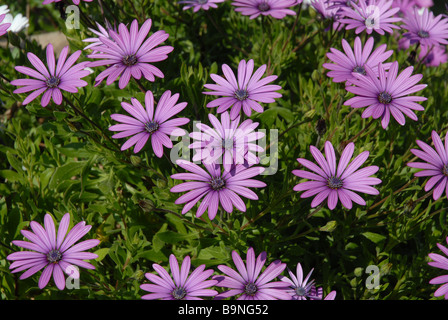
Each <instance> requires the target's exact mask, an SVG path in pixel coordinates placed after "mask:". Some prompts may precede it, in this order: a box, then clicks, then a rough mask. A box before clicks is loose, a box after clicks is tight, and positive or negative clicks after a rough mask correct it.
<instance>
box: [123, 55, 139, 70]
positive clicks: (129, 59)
mask: <svg viewBox="0 0 448 320" xmlns="http://www.w3.org/2000/svg"><path fill="white" fill-rule="evenodd" d="M122 61H123V64H124V65H125V66H128V67H130V66H133V65H134V64H136V63H137V57H136V56H135V54H130V55H127V56H125V57H124V58H123V60H122Z"/></svg>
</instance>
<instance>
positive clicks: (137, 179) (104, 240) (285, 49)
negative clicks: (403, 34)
mask: <svg viewBox="0 0 448 320" xmlns="http://www.w3.org/2000/svg"><path fill="white" fill-rule="evenodd" d="M7 2H10V3H8V5H9V6H10V9H11V11H13V12H23V13H25V12H24V10H25V9H24V8H25V3H28V4H29V9H30V12H31V15H30V27H29V28H28V31H27V32H28V34H25V33H24V32H22V33H20V34H18V35H16V34H11V33H9V34H8V35H5V36H3V37H2V40H3V43H4V44H5V45H6V47H5V46H3V47H1V48H0V55H1V61H0V70H1V71H0V72H1V74H2V78H3V79H2V80H0V99H1V101H0V142H1V143H0V183H1V184H0V281H1V284H0V295H1V298H2V299H30V298H33V299H140V297H141V295H143V294H145V292H144V291H142V290H141V289H140V288H139V286H140V284H142V283H143V282H145V281H146V280H145V278H144V273H146V272H153V269H152V264H153V263H158V264H161V265H163V266H168V257H169V255H170V254H171V253H173V254H175V255H176V256H177V257H178V258H179V259H182V258H183V257H184V256H186V255H190V256H191V257H192V264H193V265H194V266H198V265H200V264H206V265H207V267H208V268H216V266H217V265H219V264H228V265H229V266H232V267H233V261H232V259H231V251H232V250H237V251H238V252H239V253H241V254H242V255H243V256H245V253H246V251H247V248H248V247H250V246H252V247H254V249H255V252H256V253H257V254H258V253H260V252H261V251H266V252H267V253H268V262H271V261H273V260H276V259H281V260H282V262H285V263H287V265H288V267H289V268H290V269H291V270H295V268H296V265H297V263H298V262H300V263H301V264H302V266H303V268H304V272H305V273H308V271H309V270H310V269H311V268H314V272H313V278H314V279H315V280H316V283H317V285H318V286H321V287H322V288H323V289H324V293H325V294H327V293H328V292H330V291H331V290H336V291H337V296H336V299H344V300H347V299H431V298H432V297H433V295H432V294H433V292H434V291H435V290H436V287H435V286H433V285H429V284H428V281H429V280H430V279H431V278H433V277H435V276H437V275H441V270H439V269H435V268H432V267H430V266H428V264H427V262H428V261H429V258H428V253H431V252H437V253H439V249H438V248H437V247H436V243H444V239H445V237H446V236H447V210H448V204H447V199H446V196H442V197H441V198H440V199H439V200H438V201H434V200H433V199H432V196H431V192H430V193H426V192H425V191H424V189H423V186H424V183H425V181H426V179H425V178H414V175H413V174H414V173H415V172H416V171H417V170H416V169H411V168H410V167H407V166H406V163H407V162H410V161H411V160H414V161H415V160H416V158H413V155H412V153H411V152H410V149H411V148H417V145H416V143H415V140H416V139H420V140H423V141H426V142H428V143H430V142H431V139H430V137H431V131H432V130H436V131H438V132H439V134H440V135H441V136H443V137H444V135H445V133H446V131H447V130H448V127H447V125H446V124H447V122H446V119H447V118H448V108H447V101H448V79H447V76H446V75H447V73H448V64H444V65H441V66H439V67H436V68H434V67H426V66H424V65H421V64H419V65H416V66H415V72H417V73H422V74H423V75H424V77H423V80H422V82H421V83H426V84H428V87H427V88H426V89H424V90H423V91H422V92H421V95H423V96H425V97H427V98H428V100H427V101H425V102H423V103H422V105H423V106H424V107H425V111H423V112H417V116H418V117H419V120H418V121H417V122H414V121H412V120H410V119H409V118H407V121H406V124H405V125H404V126H400V125H399V124H398V123H397V122H396V121H395V120H391V123H390V125H389V127H388V128H387V130H383V129H382V128H381V123H380V121H379V120H373V121H371V119H362V118H361V113H362V110H358V109H351V108H350V107H348V106H344V105H343V103H344V101H346V100H347V99H348V98H349V97H351V94H348V93H347V92H346V90H345V87H344V85H343V84H337V83H333V82H332V81H331V79H330V78H328V77H327V76H326V70H325V69H324V68H323V67H322V64H323V63H324V62H325V61H327V58H326V53H327V52H328V51H329V48H330V47H335V48H338V49H341V40H342V38H345V39H347V40H348V41H349V43H353V40H354V38H355V34H354V32H350V31H345V32H333V31H325V29H326V27H327V26H328V24H329V22H325V21H321V19H319V17H317V16H316V13H315V12H314V11H312V10H311V9H309V8H303V9H302V10H300V11H299V7H297V8H296V9H297V11H298V15H297V16H287V17H285V18H284V19H282V20H276V19H272V18H266V17H265V18H263V19H262V18H261V17H260V18H257V19H254V20H250V19H249V18H248V17H247V16H242V15H241V14H239V13H237V12H235V11H234V8H233V7H232V6H231V5H230V2H229V1H227V2H225V3H223V4H220V5H219V7H218V9H211V10H208V11H199V12H197V13H193V11H192V10H187V11H183V10H182V7H181V6H180V5H177V4H176V3H175V1H171V0H129V1H124V0H115V1H103V3H104V4H105V7H104V9H105V10H104V16H103V13H102V12H101V10H100V8H99V6H98V5H97V3H96V1H94V2H92V3H84V2H82V3H81V5H80V6H79V7H80V9H81V12H82V15H81V26H80V29H78V30H76V29H75V30H67V29H66V27H65V20H64V19H63V18H62V17H61V14H60V12H59V10H58V9H57V8H56V6H55V5H54V4H51V5H42V4H41V2H42V1H40V0H33V1H20V0H19V1H7ZM104 17H106V18H107V19H108V20H109V21H111V22H113V21H116V22H117V23H119V22H123V23H126V24H130V23H131V22H132V20H133V19H138V21H139V23H140V25H141V24H142V23H143V21H145V20H146V19H148V18H151V19H152V20H153V26H152V28H151V32H150V34H152V33H154V32H155V31H157V30H165V31H166V32H168V33H169V34H170V37H169V38H168V40H167V41H166V42H165V43H164V44H167V45H171V46H173V47H174V48H175V49H174V51H173V52H172V53H170V54H169V57H168V59H167V60H165V61H163V62H159V63H156V64H155V65H156V66H157V67H158V68H160V69H161V70H162V71H163V72H164V74H165V78H164V79H156V81H155V82H153V83H151V82H148V81H146V80H143V81H141V84H142V86H143V87H144V88H145V89H146V90H151V91H152V92H153V93H154V96H155V98H156V100H157V99H158V98H159V97H160V96H161V94H162V93H163V92H164V91H166V90H171V91H172V92H173V93H179V94H180V99H179V101H180V102H183V101H185V102H188V106H187V108H186V109H185V110H184V111H183V112H182V113H181V114H179V116H184V117H188V118H190V119H192V120H198V121H203V122H207V123H208V117H207V115H208V113H210V112H211V113H214V114H216V109H208V108H206V104H207V102H208V101H210V100H211V99H213V97H210V96H206V95H203V94H202V92H203V91H205V90H204V87H203V85H204V84H206V83H213V82H212V80H211V78H210V76H209V75H210V74H211V73H216V74H222V71H221V65H222V64H223V63H227V64H228V65H229V66H231V68H232V69H233V70H236V68H237V66H238V62H239V61H240V60H241V59H246V60H247V59H254V61H255V66H256V67H258V66H261V65H263V64H267V66H268V71H267V72H268V73H269V74H275V75H278V76H279V78H278V79H277V80H276V82H275V84H279V85H281V86H282V88H283V89H282V90H281V93H282V95H283V97H282V98H280V99H278V100H277V102H276V103H272V104H269V105H265V111H264V112H263V113H253V115H252V117H251V118H252V119H253V120H254V121H257V122H259V123H260V127H259V128H260V129H266V130H268V132H269V130H270V129H276V130H278V140H279V141H278V170H277V172H276V173H275V174H273V175H266V176H261V177H258V178H257V179H259V180H262V181H264V182H266V183H267V185H268V186H267V187H266V188H262V189H256V190H255V192H256V193H257V194H258V196H259V200H258V201H252V200H247V199H245V203H246V205H247V212H245V213H242V212H239V211H237V210H236V209H235V210H234V212H233V213H232V214H230V215H229V214H222V215H219V214H218V216H217V217H216V218H215V219H214V220H213V221H210V220H209V219H208V217H207V215H206V214H204V215H203V216H202V217H200V218H197V217H195V215H194V213H195V209H196V208H197V207H194V208H193V210H191V211H190V212H188V213H187V214H185V215H181V210H182V206H181V205H176V204H174V201H175V200H176V199H177V198H178V197H179V194H174V193H171V192H170V191H169V190H170V188H171V187H172V186H174V185H176V184H178V183H179V182H176V181H175V180H173V179H171V178H170V175H171V174H173V173H175V172H183V171H182V170H183V169H181V168H180V167H178V166H176V165H175V164H173V163H172V162H171V161H170V160H169V158H168V157H163V158H161V159H159V158H157V157H155V156H154V154H153V151H152V149H151V148H150V147H149V145H148V146H146V147H145V148H144V149H143V150H142V151H141V152H140V153H139V154H134V153H133V151H132V149H128V150H126V151H124V152H121V151H119V148H120V146H121V145H122V144H123V143H124V141H125V139H118V140H114V139H111V138H110V137H111V135H112V133H111V132H110V131H108V128H109V127H110V126H111V125H112V124H115V123H114V121H113V120H112V119H111V118H110V115H111V114H112V113H123V110H122V108H121V105H120V103H121V101H129V99H130V98H131V97H136V98H138V99H139V100H140V101H143V99H144V93H143V92H142V90H141V88H140V87H139V86H138V84H137V83H136V82H135V81H133V80H131V82H130V84H129V85H128V86H127V87H126V88H125V89H124V90H120V89H118V83H117V82H115V83H113V84H112V85H109V86H107V85H106V84H105V82H103V83H102V84H101V85H99V86H98V87H94V86H93V84H94V79H95V76H96V75H98V74H99V72H101V71H102V70H104V67H98V68H94V74H92V75H90V76H88V77H86V78H85V79H87V81H88V82H89V84H90V85H89V86H87V87H85V88H82V89H80V90H79V93H78V94H68V93H65V94H64V99H65V100H64V102H63V104H62V105H61V106H57V105H55V104H54V103H53V102H52V103H50V105H49V106H48V107H46V108H42V107H41V105H40V99H36V100H34V101H33V102H32V103H30V104H29V105H27V106H22V105H21V101H23V100H24V98H25V96H26V95H25V94H23V95H17V94H13V93H12V91H13V90H14V89H15V87H14V86H12V85H10V84H9V82H8V81H6V80H5V79H8V80H13V79H17V78H21V77H22V75H21V74H19V73H18V72H16V71H15V70H14V66H30V63H29V61H28V60H27V58H26V53H27V52H33V53H35V54H36V55H38V56H39V57H41V58H42V59H43V60H44V61H45V48H44V47H41V46H40V45H39V44H38V43H37V42H35V41H31V40H30V37H29V35H33V34H38V33H44V32H52V31H61V32H63V33H64V34H65V35H66V36H67V39H68V41H69V43H70V49H71V52H74V51H76V50H79V49H83V48H84V47H85V45H86V44H85V43H83V42H82V41H81V40H82V39H85V38H88V37H91V36H92V33H91V32H90V31H89V30H88V29H87V28H88V27H89V26H90V25H89V23H91V22H92V21H98V22H99V23H101V24H102V25H104ZM363 36H364V35H363ZM374 37H375V40H376V41H375V47H377V46H378V45H379V44H381V43H387V45H388V49H393V50H394V54H393V56H392V57H391V58H390V59H389V60H388V61H394V60H397V61H398V62H399V65H400V70H403V69H404V68H405V67H407V66H408V65H409V62H408V59H407V58H408V56H409V54H410V51H399V50H398V49H397V48H398V45H397V39H398V38H399V33H396V36H391V35H388V34H387V35H386V36H382V37H380V36H378V35H374ZM87 54H88V53H87V52H85V53H83V55H84V57H82V58H81V60H82V61H85V60H87V58H85V55H87ZM67 100H69V101H71V103H72V104H73V105H74V106H76V107H77V108H78V109H79V110H82V114H83V116H80V115H79V114H78V113H76V112H75V111H74V109H73V108H72V107H71V106H70V105H69V104H68V103H66V102H65V101H67ZM87 119H89V120H87ZM192 127H193V124H192V122H190V123H189V124H187V125H186V126H185V128H186V129H187V130H188V131H192V130H193V128H192ZM326 140H329V141H331V142H332V143H333V145H334V146H335V148H336V150H337V152H339V154H340V152H341V151H342V149H343V147H344V146H345V145H346V144H347V143H348V142H349V141H353V142H354V143H355V155H357V154H359V153H361V152H362V151H364V150H369V151H370V156H369V158H368V160H367V162H366V163H365V166H366V165H377V166H379V167H380V170H379V171H378V173H377V174H376V175H375V176H376V177H378V178H380V179H381V180H382V181H383V183H382V184H381V185H378V186H377V189H378V190H379V191H380V194H379V195H378V196H369V195H363V198H364V199H365V200H366V201H367V205H366V206H364V207H362V206H359V205H354V207H353V209H351V210H346V209H344V208H343V207H342V206H341V205H340V203H339V205H338V206H337V207H336V209H334V210H333V211H330V210H329V209H328V208H327V206H320V207H318V208H317V209H312V208H311V207H310V203H311V199H312V198H308V199H301V198H300V193H298V192H295V191H293V190H292V188H293V187H294V185H296V184H297V183H298V182H299V181H300V180H299V178H298V177H296V176H294V175H293V174H292V173H291V171H292V170H294V169H297V168H298V166H299V164H298V162H297V161H296V159H297V158H299V157H301V158H307V159H309V160H312V157H311V154H310V151H309V147H310V145H315V146H317V147H318V148H320V149H322V148H323V145H324V142H325V141H326ZM268 141H269V140H268ZM66 212H70V213H71V219H72V222H71V226H73V225H74V224H76V223H77V222H79V221H81V220H85V221H86V222H87V223H88V224H90V225H92V226H93V227H92V230H91V231H90V232H89V234H88V235H87V236H86V237H85V238H86V239H92V238H98V239H100V240H101V243H100V245H99V246H98V247H96V248H94V249H92V250H90V251H91V252H96V253H97V254H98V255H99V258H98V259H96V260H94V261H91V262H92V263H93V264H94V265H95V266H96V270H85V269H82V270H81V286H80V288H79V289H77V290H67V289H66V290H64V291H59V290H58V289H57V288H56V287H55V285H54V283H53V281H52V280H50V283H49V285H48V286H47V287H46V288H44V289H43V290H40V289H39V288H38V287H37V281H38V276H39V274H40V273H38V274H35V275H34V276H32V277H30V278H28V279H26V280H19V276H20V273H19V274H11V272H10V271H9V265H10V263H11V262H10V261H7V260H6V256H7V255H8V254H10V253H12V252H14V251H17V250H20V248H18V247H15V246H14V245H12V244H11V241H12V240H16V239H20V240H22V238H23V237H22V235H21V234H20V230H22V229H24V228H27V227H28V226H29V222H30V221H32V220H35V221H37V222H39V223H43V217H44V215H45V214H46V213H50V214H52V215H53V217H54V218H55V220H56V221H60V219H61V217H62V216H63V214H64V213H66ZM369 265H376V266H378V267H379V268H380V270H381V274H380V275H381V277H380V282H379V284H380V288H379V289H368V288H367V287H366V280H367V277H368V276H369V274H368V273H366V268H367V266H369ZM216 270H217V269H216ZM217 273H219V271H218V270H217ZM284 274H285V275H286V274H287V273H286V271H285V273H284ZM219 290H220V289H219Z"/></svg>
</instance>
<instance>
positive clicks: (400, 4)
mask: <svg viewBox="0 0 448 320" xmlns="http://www.w3.org/2000/svg"><path fill="white" fill-rule="evenodd" d="M416 6H417V4H416V3H415V0H394V2H393V3H392V8H398V9H400V10H399V11H398V12H397V13H396V15H397V16H401V17H403V16H407V15H408V14H411V13H412V12H413V11H414V8H415V7H416Z"/></svg>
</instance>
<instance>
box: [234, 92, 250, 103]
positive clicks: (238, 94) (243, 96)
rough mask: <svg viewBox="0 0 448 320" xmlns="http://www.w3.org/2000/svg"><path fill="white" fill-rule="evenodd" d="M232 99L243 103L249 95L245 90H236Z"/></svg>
mask: <svg viewBox="0 0 448 320" xmlns="http://www.w3.org/2000/svg"><path fill="white" fill-rule="evenodd" d="M234 97H235V98H236V99H238V100H240V101H243V100H246V99H247V97H249V93H248V92H247V90H245V89H238V90H236V91H235V94H234Z"/></svg>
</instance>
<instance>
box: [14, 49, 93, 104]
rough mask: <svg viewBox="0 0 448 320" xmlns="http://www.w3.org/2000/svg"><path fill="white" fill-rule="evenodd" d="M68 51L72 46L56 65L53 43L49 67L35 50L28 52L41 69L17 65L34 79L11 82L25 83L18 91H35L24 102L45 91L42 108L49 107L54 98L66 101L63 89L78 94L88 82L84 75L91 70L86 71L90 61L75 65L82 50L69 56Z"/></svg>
mask: <svg viewBox="0 0 448 320" xmlns="http://www.w3.org/2000/svg"><path fill="white" fill-rule="evenodd" d="M68 50H69V47H68V46H66V47H64V48H63V49H62V51H61V54H60V55H59V59H58V61H57V64H56V61H55V55H54V50H53V45H52V44H51V43H50V44H49V45H48V46H47V50H46V53H47V67H46V66H45V65H44V64H43V62H42V61H41V60H40V59H39V58H38V57H37V56H36V55H35V54H34V53H31V52H28V54H27V57H28V60H29V61H30V62H31V64H32V65H33V67H34V68H36V70H37V71H36V70H34V69H31V68H28V67H23V66H17V67H15V69H16V70H17V71H18V72H20V73H23V74H25V75H28V76H30V77H33V78H34V79H17V80H13V81H11V84H12V85H14V86H22V87H21V88H18V89H16V90H14V93H17V94H18V93H24V92H30V91H33V92H32V93H31V94H30V95H28V97H26V99H25V100H24V101H23V104H24V105H26V104H28V103H30V102H31V101H33V100H34V99H36V98H37V97H38V96H39V95H41V94H43V95H42V99H41V105H42V107H46V106H47V105H48V104H49V103H50V100H51V99H53V101H54V102H55V103H56V104H58V105H60V104H61V103H62V92H61V90H62V91H67V92H71V93H77V92H78V88H81V87H85V86H87V85H88V83H87V82H86V81H84V80H81V78H84V77H85V76H87V75H89V74H90V71H88V70H85V68H86V66H87V63H88V62H80V63H78V64H75V62H76V61H77V60H78V58H79V56H80V55H81V50H78V51H76V52H75V53H73V54H72V55H71V56H70V57H69V58H68V59H67V55H68Z"/></svg>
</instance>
